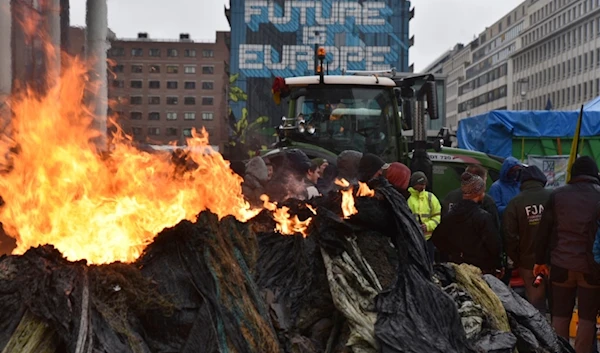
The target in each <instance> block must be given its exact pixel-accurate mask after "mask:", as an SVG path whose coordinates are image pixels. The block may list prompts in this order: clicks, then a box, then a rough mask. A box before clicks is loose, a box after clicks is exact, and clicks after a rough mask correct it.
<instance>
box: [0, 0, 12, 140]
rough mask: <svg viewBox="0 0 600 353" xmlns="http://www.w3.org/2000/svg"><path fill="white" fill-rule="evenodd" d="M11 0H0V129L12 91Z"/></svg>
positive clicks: (5, 124)
mask: <svg viewBox="0 0 600 353" xmlns="http://www.w3.org/2000/svg"><path fill="white" fill-rule="evenodd" d="M10 2H11V0H0V124H1V126H0V131H4V129H5V128H6V126H7V125H8V122H10V109H9V108H8V104H7V102H8V97H9V96H10V94H11V91H12V80H13V76H12V43H11V38H12V11H11V6H10Z"/></svg>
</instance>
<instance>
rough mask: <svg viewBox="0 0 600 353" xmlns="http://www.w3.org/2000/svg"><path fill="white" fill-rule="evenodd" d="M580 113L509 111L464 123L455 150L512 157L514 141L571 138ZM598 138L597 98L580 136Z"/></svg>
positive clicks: (586, 111) (599, 110)
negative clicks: (518, 139)
mask: <svg viewBox="0 0 600 353" xmlns="http://www.w3.org/2000/svg"><path fill="white" fill-rule="evenodd" d="M578 116H579V111H548V110H542V111H527V110H523V111H521V110H518V111H509V110H493V111H491V112H489V113H486V114H483V115H479V116H475V117H472V118H467V119H463V120H461V121H460V122H459V124H458V132H457V139H458V147H459V148H464V149H468V150H474V151H480V152H484V153H489V154H493V155H497V156H500V157H508V156H512V143H513V141H512V140H513V138H514V137H572V136H573V135H574V133H575V127H576V125H577V117H578ZM598 135H600V97H599V98H596V99H595V100H592V101H591V102H589V103H588V105H587V106H586V107H584V117H583V122H582V125H581V136H598Z"/></svg>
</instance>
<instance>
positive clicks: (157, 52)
mask: <svg viewBox="0 0 600 353" xmlns="http://www.w3.org/2000/svg"><path fill="white" fill-rule="evenodd" d="M148 55H150V56H154V57H160V49H150V50H149V51H148Z"/></svg>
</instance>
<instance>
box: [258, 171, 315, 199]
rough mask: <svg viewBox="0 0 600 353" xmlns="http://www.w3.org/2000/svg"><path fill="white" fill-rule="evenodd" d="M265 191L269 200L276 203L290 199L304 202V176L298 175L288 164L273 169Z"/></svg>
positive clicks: (305, 195)
mask: <svg viewBox="0 0 600 353" xmlns="http://www.w3.org/2000/svg"><path fill="white" fill-rule="evenodd" d="M265 189H266V192H267V195H268V196H269V199H270V200H271V201H274V202H277V203H281V202H284V201H285V200H288V199H291V198H294V199H299V200H305V199H306V197H307V194H306V183H305V182H304V176H303V175H301V174H298V173H297V172H296V171H295V170H294V168H293V167H291V166H290V165H289V163H284V164H282V165H280V166H278V167H275V168H274V173H273V177H272V178H271V180H269V182H268V184H267V186H266V188H265Z"/></svg>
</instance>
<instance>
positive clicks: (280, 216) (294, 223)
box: [260, 195, 317, 238]
mask: <svg viewBox="0 0 600 353" xmlns="http://www.w3.org/2000/svg"><path fill="white" fill-rule="evenodd" d="M260 199H261V200H262V201H263V207H264V208H266V209H267V210H269V211H271V212H273V219H274V220H275V222H277V224H276V229H277V231H278V232H279V233H281V234H286V235H294V234H297V233H300V234H302V235H303V236H304V237H305V238H306V237H307V236H308V226H309V225H310V222H311V221H312V217H309V218H307V219H306V220H304V221H301V220H300V218H298V216H297V215H295V216H293V217H292V216H291V215H290V213H289V211H290V209H289V207H286V206H283V207H281V208H278V207H277V204H276V203H274V202H270V201H269V197H268V196H267V195H262V196H261V198H260ZM307 207H308V209H309V210H311V212H312V213H313V214H317V212H316V210H315V209H314V208H313V207H311V206H310V205H307Z"/></svg>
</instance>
